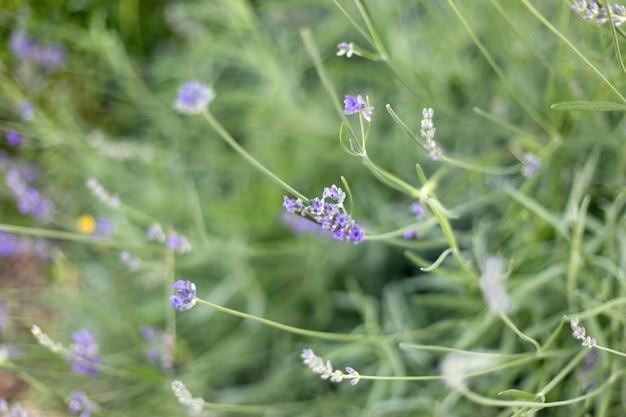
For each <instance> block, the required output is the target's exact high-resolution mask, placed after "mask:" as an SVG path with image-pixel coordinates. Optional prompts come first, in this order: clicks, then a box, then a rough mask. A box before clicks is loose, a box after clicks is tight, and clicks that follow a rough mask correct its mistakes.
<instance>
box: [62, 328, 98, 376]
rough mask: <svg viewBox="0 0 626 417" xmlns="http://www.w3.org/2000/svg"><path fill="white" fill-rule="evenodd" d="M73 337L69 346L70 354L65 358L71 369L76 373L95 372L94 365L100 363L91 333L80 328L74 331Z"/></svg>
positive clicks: (91, 373)
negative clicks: (72, 341)
mask: <svg viewBox="0 0 626 417" xmlns="http://www.w3.org/2000/svg"><path fill="white" fill-rule="evenodd" d="M73 338H74V343H73V344H72V345H71V346H70V349H71V351H72V355H70V356H68V358H67V361H68V362H69V363H70V365H72V370H73V371H74V372H75V373H77V374H86V375H95V374H97V373H98V369H97V368H96V366H97V365H98V364H99V363H100V356H99V355H98V351H99V348H98V344H97V343H96V341H95V340H94V338H93V337H92V336H91V333H89V330H87V329H82V330H79V331H78V332H76V333H74V335H73Z"/></svg>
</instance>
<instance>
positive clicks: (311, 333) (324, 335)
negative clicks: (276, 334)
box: [196, 298, 387, 341]
mask: <svg viewBox="0 0 626 417" xmlns="http://www.w3.org/2000/svg"><path fill="white" fill-rule="evenodd" d="M196 302H197V303H199V304H204V305H206V306H208V307H211V308H213V309H215V310H218V311H221V312H223V313H226V314H230V315H232V316H236V317H241V318H243V319H246V320H252V321H256V322H258V323H261V324H264V325H266V326H270V327H274V328H276V329H280V330H283V331H286V332H289V333H293V334H299V335H302V336H308V337H315V338H318V339H326V340H339V341H355V340H361V341H362V340H368V339H370V340H384V339H386V338H387V336H384V335H379V336H376V335H361V334H346V333H329V332H320V331H316V330H306V329H301V328H299V327H293V326H289V325H287V324H283V323H278V322H276V321H273V320H268V319H265V318H263V317H258V316H253V315H251V314H248V313H244V312H242V311H238V310H233V309H230V308H228V307H224V306H221V305H219V304H215V303H212V302H210V301H206V300H203V299H201V298H196Z"/></svg>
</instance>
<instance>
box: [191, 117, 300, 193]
mask: <svg viewBox="0 0 626 417" xmlns="http://www.w3.org/2000/svg"><path fill="white" fill-rule="evenodd" d="M202 114H203V116H204V118H205V119H206V120H207V121H208V122H209V124H210V125H211V126H212V127H213V129H215V131H216V132H217V134H218V135H220V137H221V138H222V139H224V142H226V143H227V144H228V145H229V146H230V147H231V148H233V150H234V151H235V152H237V153H238V154H239V155H240V156H241V157H242V158H243V159H245V161H246V162H248V163H249V164H250V165H252V166H253V167H254V168H256V169H257V170H258V171H259V172H261V173H262V174H264V175H265V176H266V177H268V178H269V179H271V180H272V181H274V182H275V183H276V184H278V185H279V186H280V187H281V188H282V189H284V190H285V191H287V192H289V193H291V194H292V195H294V196H296V197H298V198H299V199H301V200H302V201H304V202H306V203H308V202H309V199H308V198H306V197H305V196H304V195H303V194H301V193H300V192H298V191H297V190H296V189H295V188H293V187H292V186H290V185H289V184H287V183H286V182H285V181H283V180H281V179H280V178H278V176H276V174H274V173H273V172H272V171H270V170H269V169H267V168H266V167H265V166H264V165H263V164H261V163H260V162H259V161H257V160H256V159H255V158H254V157H253V156H252V155H250V154H249V153H248V152H247V151H246V150H245V149H244V148H242V147H241V145H239V144H238V143H237V141H235V139H234V138H233V137H232V136H231V135H230V133H228V131H227V130H226V129H224V127H223V126H222V125H221V124H220V122H218V121H217V119H216V118H215V117H214V116H213V114H211V112H209V111H208V110H206V111H204V112H203V113H202Z"/></svg>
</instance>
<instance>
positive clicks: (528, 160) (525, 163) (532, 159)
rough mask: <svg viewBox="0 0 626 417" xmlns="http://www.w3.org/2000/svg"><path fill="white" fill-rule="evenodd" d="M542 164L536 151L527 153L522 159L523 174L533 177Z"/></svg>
mask: <svg viewBox="0 0 626 417" xmlns="http://www.w3.org/2000/svg"><path fill="white" fill-rule="evenodd" d="M540 166H541V163H540V162H539V159H538V158H537V156H536V155H535V154H534V153H532V152H528V153H525V154H524V159H523V160H522V175H523V176H525V177H526V178H529V177H532V176H534V175H535V172H537V170H538V169H539V167H540Z"/></svg>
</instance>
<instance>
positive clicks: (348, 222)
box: [283, 185, 364, 244]
mask: <svg viewBox="0 0 626 417" xmlns="http://www.w3.org/2000/svg"><path fill="white" fill-rule="evenodd" d="M345 198H346V194H345V193H344V192H343V190H342V189H341V188H339V187H337V186H335V185H333V186H332V187H326V188H325V189H324V192H323V194H322V198H314V199H312V200H311V201H310V202H309V204H308V205H306V204H304V202H302V200H300V199H296V200H292V199H290V198H289V197H287V196H285V197H284V199H283V206H284V207H285V209H286V210H287V211H288V212H289V213H298V212H300V214H301V215H302V216H306V215H309V216H311V217H312V218H313V219H314V220H315V221H316V222H317V223H318V224H319V225H321V226H322V227H323V228H324V229H326V230H329V231H330V232H332V234H333V237H334V238H335V239H337V240H345V241H346V242H352V243H355V244H356V243H359V242H360V241H361V240H363V237H364V234H363V231H362V230H361V227H360V226H359V225H358V224H356V222H355V221H354V220H353V219H352V216H350V215H349V214H347V213H345V212H344V210H343V202H344V200H345ZM326 199H329V200H333V201H334V203H331V202H327V201H325V200H326Z"/></svg>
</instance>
